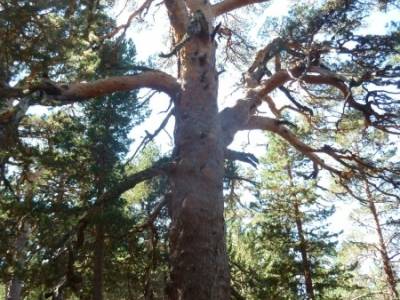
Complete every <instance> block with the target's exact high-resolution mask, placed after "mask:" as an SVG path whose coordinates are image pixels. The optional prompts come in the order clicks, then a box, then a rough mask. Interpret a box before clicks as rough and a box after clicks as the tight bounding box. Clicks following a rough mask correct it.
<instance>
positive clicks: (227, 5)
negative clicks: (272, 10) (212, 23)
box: [212, 0, 268, 16]
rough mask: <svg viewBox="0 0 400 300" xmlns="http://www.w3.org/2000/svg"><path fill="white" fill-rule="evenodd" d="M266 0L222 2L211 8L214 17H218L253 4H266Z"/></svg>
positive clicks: (231, 0) (225, 0)
mask: <svg viewBox="0 0 400 300" xmlns="http://www.w3.org/2000/svg"><path fill="white" fill-rule="evenodd" d="M267 1H268V0H224V1H221V2H219V3H216V4H214V5H213V6H212V10H213V13H214V16H219V15H222V14H225V13H227V12H230V11H232V10H235V9H237V8H240V7H243V6H246V5H250V4H254V3H262V2H267Z"/></svg>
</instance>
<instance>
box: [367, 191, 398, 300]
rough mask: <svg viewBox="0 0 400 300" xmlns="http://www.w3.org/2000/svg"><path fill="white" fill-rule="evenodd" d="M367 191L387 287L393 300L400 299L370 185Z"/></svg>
mask: <svg viewBox="0 0 400 300" xmlns="http://www.w3.org/2000/svg"><path fill="white" fill-rule="evenodd" d="M365 189H366V192H367V198H368V208H369V210H370V212H371V214H372V216H373V218H374V222H375V231H376V234H377V235H378V240H379V252H380V254H381V259H382V264H383V271H384V273H385V275H386V282H387V286H388V289H389V293H390V296H391V299H400V298H399V293H398V291H397V289H396V275H395V273H394V270H393V268H392V264H391V261H390V258H389V254H388V251H387V247H386V244H385V240H384V238H383V233H382V227H381V224H380V221H379V216H378V212H377V210H376V206H375V202H374V200H373V198H372V194H371V191H370V189H369V186H368V183H365Z"/></svg>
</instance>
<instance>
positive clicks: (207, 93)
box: [168, 37, 230, 300]
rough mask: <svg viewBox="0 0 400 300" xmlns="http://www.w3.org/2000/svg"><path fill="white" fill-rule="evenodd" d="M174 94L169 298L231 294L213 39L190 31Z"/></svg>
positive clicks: (195, 299) (200, 299)
mask: <svg viewBox="0 0 400 300" xmlns="http://www.w3.org/2000/svg"><path fill="white" fill-rule="evenodd" d="M181 61H182V66H181V75H182V82H183V84H182V90H183V92H182V94H181V95H180V96H179V98H178V99H177V100H176V110H175V117H176V124H175V144H176V148H175V151H174V152H175V153H174V154H175V158H176V161H177V165H176V170H175V172H174V173H173V174H172V176H171V191H172V199H171V203H170V205H169V211H170V215H171V227H170V262H171V268H172V270H171V284H170V286H169V288H168V296H169V299H173V300H180V299H190V300H216V299H218V300H224V299H230V278H229V267H228V258H227V253H226V246H225V228H224V203H223V195H222V189H223V181H222V180H223V166H224V157H223V152H224V151H223V145H222V142H221V140H220V134H221V126H220V122H219V119H218V106H217V90H218V77H217V72H216V70H215V44H214V42H213V41H211V39H210V38H209V37H203V38H202V37H194V38H192V40H191V41H190V42H189V43H188V44H187V46H186V47H185V49H184V50H183V51H182V56H181Z"/></svg>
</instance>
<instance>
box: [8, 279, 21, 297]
mask: <svg viewBox="0 0 400 300" xmlns="http://www.w3.org/2000/svg"><path fill="white" fill-rule="evenodd" d="M21 292H22V281H21V280H19V279H18V278H17V277H16V276H13V278H12V279H11V280H10V282H9V284H8V288H7V294H6V300H19V299H21Z"/></svg>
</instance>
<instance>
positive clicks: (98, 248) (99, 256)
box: [92, 222, 104, 300]
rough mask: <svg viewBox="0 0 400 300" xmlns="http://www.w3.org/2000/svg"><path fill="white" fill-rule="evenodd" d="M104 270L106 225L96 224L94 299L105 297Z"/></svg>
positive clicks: (100, 299)
mask: <svg viewBox="0 0 400 300" xmlns="http://www.w3.org/2000/svg"><path fill="white" fill-rule="evenodd" d="M103 271H104V225H103V224H102V223H101V222H100V223H97V224H96V241H95V244H94V259H93V285H92V286H93V291H92V297H93V298H92V299H93V300H102V299H103Z"/></svg>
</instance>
